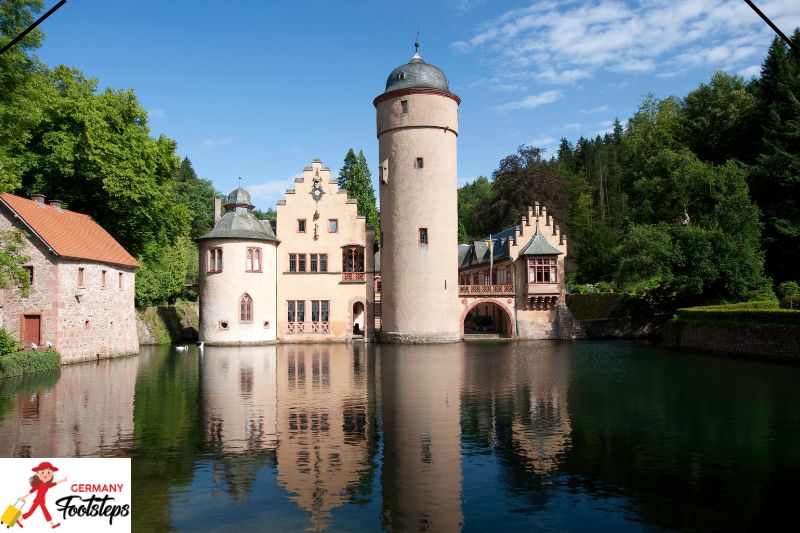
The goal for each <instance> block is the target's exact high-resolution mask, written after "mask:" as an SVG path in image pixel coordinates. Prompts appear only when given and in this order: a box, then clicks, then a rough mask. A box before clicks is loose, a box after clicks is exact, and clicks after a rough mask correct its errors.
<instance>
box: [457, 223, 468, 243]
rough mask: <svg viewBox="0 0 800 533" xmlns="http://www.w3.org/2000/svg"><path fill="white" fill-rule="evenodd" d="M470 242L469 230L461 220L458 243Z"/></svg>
mask: <svg viewBox="0 0 800 533" xmlns="http://www.w3.org/2000/svg"><path fill="white" fill-rule="evenodd" d="M466 242H469V236H468V235H467V228H465V227H464V222H463V221H462V220H461V219H460V218H459V219H458V243H459V244H464V243H466Z"/></svg>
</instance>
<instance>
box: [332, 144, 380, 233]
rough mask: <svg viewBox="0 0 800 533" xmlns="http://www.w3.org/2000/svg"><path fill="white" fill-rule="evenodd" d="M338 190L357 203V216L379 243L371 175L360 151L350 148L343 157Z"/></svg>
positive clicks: (378, 221) (377, 219)
mask: <svg viewBox="0 0 800 533" xmlns="http://www.w3.org/2000/svg"><path fill="white" fill-rule="evenodd" d="M339 188H340V189H344V190H346V191H347V196H348V197H350V198H353V199H355V200H356V202H358V214H359V215H361V216H364V217H366V219H367V226H370V227H372V228H373V229H374V230H375V242H376V243H377V244H378V245H380V243H381V221H380V217H379V215H378V206H377V200H376V199H375V189H374V188H373V186H372V175H371V174H370V171H369V165H368V164H367V159H366V158H365V157H364V152H363V151H362V150H359V151H358V155H356V153H355V151H353V149H352V148H350V149H349V150H348V151H347V155H346V156H345V157H344V164H343V165H342V169H341V170H340V171H339Z"/></svg>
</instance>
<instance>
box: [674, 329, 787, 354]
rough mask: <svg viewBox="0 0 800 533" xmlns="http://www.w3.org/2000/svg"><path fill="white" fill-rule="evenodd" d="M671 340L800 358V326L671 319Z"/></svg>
mask: <svg viewBox="0 0 800 533" xmlns="http://www.w3.org/2000/svg"><path fill="white" fill-rule="evenodd" d="M669 329H673V330H674V331H671V332H670V335H669V337H670V338H671V341H672V344H677V346H679V347H681V348H693V349H697V350H707V351H711V352H720V353H729V354H737V355H748V356H758V357H767V358H772V359H784V360H785V359H792V360H795V361H798V360H800V328H797V327H791V326H767V325H756V324H752V325H747V326H745V327H742V326H741V325H737V326H733V325H727V324H710V323H706V324H703V323H689V322H675V321H673V322H671V323H670V325H669Z"/></svg>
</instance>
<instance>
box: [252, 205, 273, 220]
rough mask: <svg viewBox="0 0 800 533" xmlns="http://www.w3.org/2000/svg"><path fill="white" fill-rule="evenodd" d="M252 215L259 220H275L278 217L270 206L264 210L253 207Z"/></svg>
mask: <svg viewBox="0 0 800 533" xmlns="http://www.w3.org/2000/svg"><path fill="white" fill-rule="evenodd" d="M253 215H255V217H256V218H257V219H259V220H276V219H277V218H278V214H277V213H276V212H275V210H274V209H272V208H271V207H270V208H268V209H267V210H266V211H262V210H261V209H253Z"/></svg>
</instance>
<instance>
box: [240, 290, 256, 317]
mask: <svg viewBox="0 0 800 533" xmlns="http://www.w3.org/2000/svg"><path fill="white" fill-rule="evenodd" d="M252 321H253V299H252V298H251V297H250V295H249V294H247V293H244V294H243V295H242V298H241V300H239V322H252Z"/></svg>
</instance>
